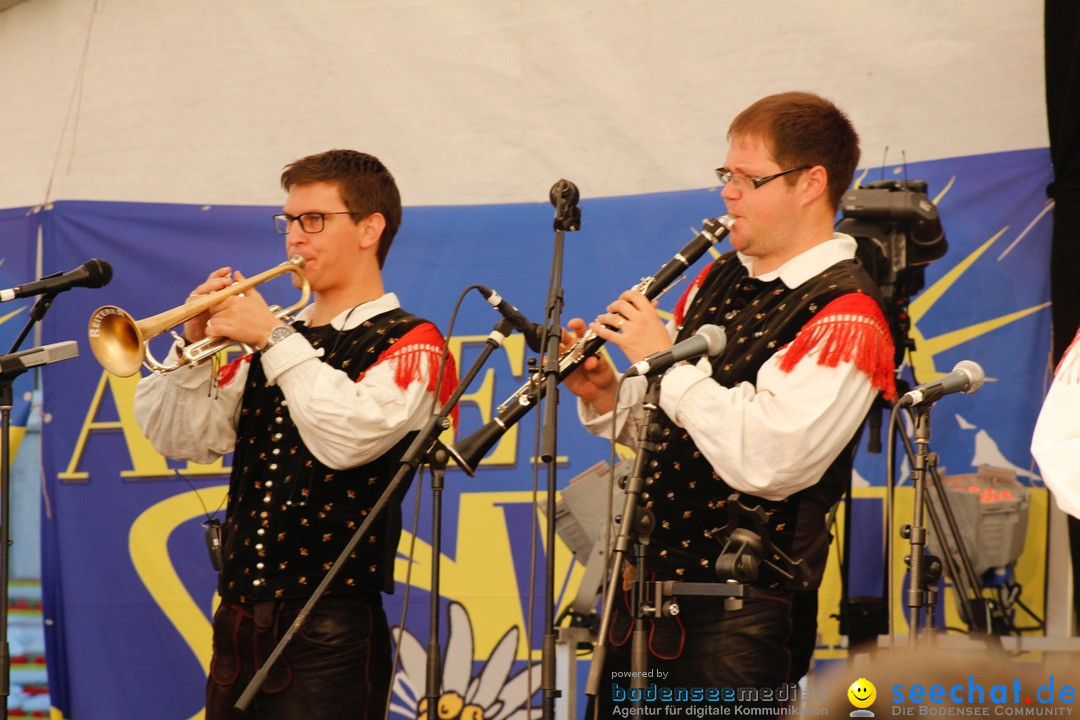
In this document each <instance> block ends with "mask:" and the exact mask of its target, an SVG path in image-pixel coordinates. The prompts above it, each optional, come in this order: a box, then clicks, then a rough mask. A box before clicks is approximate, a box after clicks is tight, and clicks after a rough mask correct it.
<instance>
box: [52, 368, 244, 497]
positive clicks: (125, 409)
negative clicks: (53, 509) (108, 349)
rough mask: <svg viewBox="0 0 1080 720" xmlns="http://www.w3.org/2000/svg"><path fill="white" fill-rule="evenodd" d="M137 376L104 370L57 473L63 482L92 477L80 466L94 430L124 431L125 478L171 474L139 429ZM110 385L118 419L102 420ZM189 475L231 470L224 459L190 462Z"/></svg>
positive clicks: (187, 472)
mask: <svg viewBox="0 0 1080 720" xmlns="http://www.w3.org/2000/svg"><path fill="white" fill-rule="evenodd" d="M138 382H139V378H138V376H137V375H136V376H132V377H128V378H121V377H117V376H115V375H113V374H111V373H108V372H102V373H101V380H100V381H99V382H98V386H97V389H95V390H94V397H93V399H92V400H91V401H90V407H89V408H88V409H87V411H86V418H85V419H84V420H83V425H82V429H81V430H80V431H79V437H78V438H77V439H76V440H75V448H74V450H73V451H72V453H71V459H70V460H69V461H68V465H67V469H66V470H64V471H63V472H62V473H60V474H59V475H58V476H57V477H58V478H59V479H60V480H61V481H63V482H86V481H87V480H89V479H90V473H88V472H86V471H84V470H83V471H81V470H78V467H79V465H80V463H81V462H82V457H83V453H85V452H86V445H87V442H88V441H89V439H90V435H91V434H92V433H115V432H121V433H123V436H124V442H125V444H126V445H127V448H128V454H129V455H130V457H131V468H132V469H131V470H124V471H122V472H121V473H120V477H122V478H156V477H172V475H173V471H172V470H171V469H170V468H169V467H168V465H166V464H165V458H164V457H163V456H162V455H161V454H160V453H158V452H157V451H156V450H154V447H153V446H152V445H151V444H150V441H149V440H147V439H146V437H145V436H144V435H143V433H142V430H140V429H139V424H138V423H137V422H135V413H134V403H135V386H136V385H137V384H138ZM106 389H108V390H109V391H110V393H111V394H112V398H113V402H114V404H115V405H116V413H117V419H116V420H100V419H98V416H99V414H100V412H101V405H102V402H103V401H104V400H105V397H106V395H105V391H106ZM184 472H185V474H187V475H223V474H227V473H228V469H227V468H226V467H224V465H223V464H222V461H221V460H218V461H217V462H216V463H212V464H210V465H197V464H194V463H188V465H187V467H186V468H185V469H184Z"/></svg>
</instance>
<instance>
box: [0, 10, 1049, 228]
mask: <svg viewBox="0 0 1080 720" xmlns="http://www.w3.org/2000/svg"><path fill="white" fill-rule="evenodd" d="M1042 39H1043V33H1042V1H1041V0H951V1H950V2H948V3H939V2H931V1H929V0H894V1H893V2H889V3H867V2H862V1H860V0H821V1H819V2H814V3H797V2H787V1H784V0H757V1H756V2H739V3H736V2H724V3H718V2H715V1H714V0H685V1H683V2H677V3H672V2H667V1H665V0H590V1H589V2H581V1H580V0H547V1H545V2H537V1H534V0H517V1H506V2H488V1H487V0H449V1H448V0H400V1H398V2H384V1H379V0H178V1H177V2H170V3H159V2H146V1H145V0H96V1H95V0H26V1H25V2H21V3H19V4H16V5H14V6H13V7H10V8H9V9H7V10H5V11H4V12H2V13H0V98H3V106H2V107H3V110H2V111H0V159H2V160H0V162H2V164H0V166H2V167H3V173H0V207H13V206H19V205H32V204H37V203H41V202H44V201H46V200H58V199H103V200H145V201H168V202H194V203H244V204H247V203H256V204H262V203H266V204H273V203H276V202H278V201H279V200H280V197H281V195H280V192H279V190H278V188H277V187H276V178H277V175H278V173H279V171H280V168H281V166H282V165H283V164H285V163H286V162H289V161H290V160H292V159H294V158H296V157H298V156H300V155H303V154H307V153H309V152H314V151H318V150H323V149H326V148H328V147H335V146H348V147H355V148H358V149H363V150H367V151H369V152H373V153H375V154H377V155H379V156H380V157H382V158H383V159H384V160H385V161H386V162H387V164H388V165H389V166H390V167H391V169H392V170H393V171H394V172H395V174H396V175H397V176H398V179H399V182H400V184H401V186H402V188H403V192H404V196H405V202H406V204H412V205H418V204H457V203H497V202H511V201H534V200H535V201H542V200H544V199H545V198H546V195H547V190H548V188H549V187H550V186H551V183H552V182H554V180H556V179H558V178H559V177H567V178H570V179H572V180H574V181H575V182H576V183H577V184H578V185H579V187H580V188H581V190H582V195H583V196H593V197H595V196H601V195H622V194H633V193H642V192H653V191H665V190H679V189H686V188H693V187H704V186H708V185H709V184H711V182H712V175H711V168H713V167H715V166H716V165H717V164H719V162H720V161H722V159H723V155H724V152H725V138H724V135H725V129H726V127H727V124H728V123H729V121H730V120H731V117H732V116H733V114H734V113H735V112H737V111H738V110H739V109H741V108H742V107H744V106H745V105H747V104H748V103H749V102H751V101H752V100H754V99H756V98H757V97H760V96H762V95H765V94H768V93H770V92H775V91H779V90H786V89H796V88H797V89H808V90H813V91H816V92H820V93H822V94H824V95H826V96H828V97H830V98H832V99H834V100H835V101H836V102H837V103H838V104H839V105H841V106H842V107H844V108H846V109H847V110H848V112H849V113H850V114H851V116H852V119H853V120H854V122H855V124H856V126H857V127H858V128H859V129H860V132H861V134H862V137H863V150H864V157H863V165H877V164H879V163H880V162H881V160H882V158H883V157H884V156H885V155H886V148H888V153H887V158H888V162H890V163H899V162H900V160H901V157H902V153H903V154H904V155H905V156H906V158H907V160H908V161H909V162H910V161H915V160H921V159H930V158H938V157H951V156H958V155H970V154H980V153H986V152H993V151H999V150H1010V149H1019V148H1029V147H1041V146H1045V145H1046V144H1047V138H1046V122H1045V100H1044V89H1043V88H1044V86H1043V75H1042V73H1043V53H1042Z"/></svg>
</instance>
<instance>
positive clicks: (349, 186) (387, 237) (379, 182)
mask: <svg viewBox="0 0 1080 720" xmlns="http://www.w3.org/2000/svg"><path fill="white" fill-rule="evenodd" d="M323 182H325V183H337V186H338V192H339V193H341V199H342V201H344V203H345V206H346V207H347V208H348V209H349V210H350V211H352V212H354V213H360V214H362V215H363V216H367V215H370V214H371V213H380V214H382V216H383V217H384V218H386V227H385V228H384V229H383V233H382V237H381V238H379V247H378V250H377V252H376V257H377V258H378V261H379V267H380V268H381V267H382V266H383V263H385V262H386V255H387V253H389V252H390V244H391V243H392V242H393V241H394V235H396V234H397V230H398V227H399V226H400V225H401V194H400V193H399V192H398V188H397V183H395V182H394V176H393V175H391V174H390V171H389V170H387V169H386V166H385V165H383V164H382V163H381V162H379V159H378V158H377V157H375V156H374V155H368V154H366V153H362V152H357V151H355V150H327V151H326V152H323V153H319V154H317V155H308V156H307V157H304V158H300V159H299V160H297V161H296V162H293V163H290V164H288V165H286V166H285V171H284V172H282V173H281V186H282V187H283V188H285V191H286V192H288V191H289V190H291V189H292V188H293V187H294V186H296V185H314V184H315V183H323ZM356 220H357V218H354V222H355V221H356Z"/></svg>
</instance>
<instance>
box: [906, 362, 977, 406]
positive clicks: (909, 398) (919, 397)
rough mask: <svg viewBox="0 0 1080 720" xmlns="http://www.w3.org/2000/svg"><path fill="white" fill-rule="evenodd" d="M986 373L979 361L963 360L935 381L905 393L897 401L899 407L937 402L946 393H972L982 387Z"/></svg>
mask: <svg viewBox="0 0 1080 720" xmlns="http://www.w3.org/2000/svg"><path fill="white" fill-rule="evenodd" d="M985 377H986V373H984V372H983V369H982V367H980V365H979V363H977V362H973V361H971V360H961V361H960V362H958V363H956V367H954V368H953V369H952V372H951V373H949V374H948V375H946V376H944V377H942V378H939V379H937V380H935V381H934V382H929V383H923V384H922V385H919V386H918V387H917V388H915V389H914V390H912V391H910V392H908V393H905V394H904V397H902V398H900V400H898V401H897V403H896V405H897V407H916V406H918V405H927V404H929V403H933V402H937V401H938V400H939V399H940V398H941V397H943V396H945V395H951V394H952V393H955V392H959V393H965V394H968V395H970V394H971V393H973V392H975V391H976V390H978V389H979V388H981V387H982V384H983V379H984V378H985Z"/></svg>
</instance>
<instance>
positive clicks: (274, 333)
mask: <svg viewBox="0 0 1080 720" xmlns="http://www.w3.org/2000/svg"><path fill="white" fill-rule="evenodd" d="M294 334H296V330H294V329H293V328H292V327H290V326H289V325H278V326H277V327H276V328H274V329H273V330H271V331H270V334H269V335H267V336H266V344H265V345H263V346H262V352H266V351H267V350H269V349H270V348H272V347H274V346H275V345H277V344H278V343H279V342H281V341H282V340H284V339H285V338H287V337H289V336H290V335H294Z"/></svg>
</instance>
